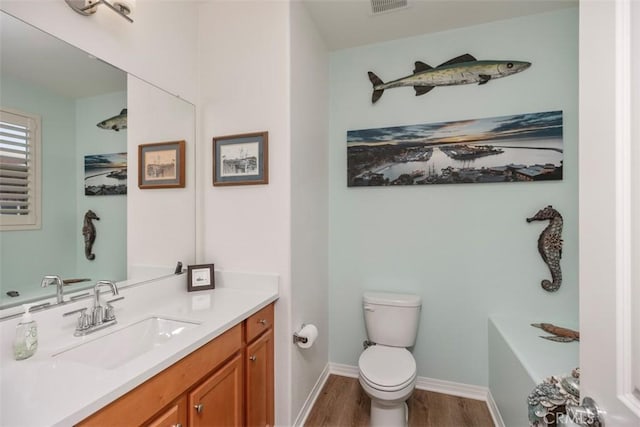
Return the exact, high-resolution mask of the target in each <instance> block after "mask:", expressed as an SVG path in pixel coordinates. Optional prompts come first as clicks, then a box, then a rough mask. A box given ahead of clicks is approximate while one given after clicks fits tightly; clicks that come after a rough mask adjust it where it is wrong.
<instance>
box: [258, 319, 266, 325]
mask: <svg viewBox="0 0 640 427" xmlns="http://www.w3.org/2000/svg"><path fill="white" fill-rule="evenodd" d="M258 323H260V324H261V325H266V324H267V320H266V319H260V320H258Z"/></svg>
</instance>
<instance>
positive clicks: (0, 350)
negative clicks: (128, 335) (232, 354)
mask: <svg viewBox="0 0 640 427" xmlns="http://www.w3.org/2000/svg"><path fill="white" fill-rule="evenodd" d="M120 295H122V296H124V297H125V299H124V300H123V301H118V302H115V303H114V304H113V305H114V306H115V307H116V318H117V320H118V324H117V325H115V326H112V327H108V328H106V329H104V330H102V331H98V332H95V333H93V334H90V335H88V336H85V337H74V336H73V332H74V330H75V323H76V318H77V316H76V315H73V316H68V317H64V318H63V317H62V314H63V313H65V312H68V311H71V310H74V309H77V308H82V307H90V306H91V304H92V302H91V300H83V301H78V302H75V303H73V304H65V305H63V306H60V307H55V308H52V309H49V310H46V311H43V312H38V313H34V314H33V318H34V320H36V321H37V322H38V350H37V352H36V354H35V355H34V356H32V357H31V358H29V359H26V360H21V361H16V360H14V358H13V347H12V343H13V338H14V334H15V326H16V325H17V324H18V321H19V319H10V320H6V321H3V322H0V345H1V347H0V363H1V364H2V365H1V367H0V425H1V426H3V427H27V426H71V425H73V424H75V423H77V422H79V421H81V420H83V419H84V418H86V417H87V416H89V415H91V414H92V413H94V412H96V411H97V410H99V409H100V408H102V407H104V406H105V405H107V404H109V403H110V402H112V401H114V400H115V399H117V398H118V397H120V396H122V395H124V394H125V393H127V392H128V391H130V390H132V389H133V388H135V387H136V386H138V385H140V384H142V383H143V382H144V381H146V380H147V379H149V378H151V377H152V376H154V375H156V374H157V373H159V372H161V371H162V370H164V369H166V368H167V367H169V366H170V365H172V364H173V363H175V362H176V361H178V360H180V359H181V358H183V357H184V356H186V355H187V354H189V353H191V352H193V351H194V350H196V349H197V348H199V347H200V346H202V345H204V344H206V343H207V342H209V341H211V340H212V339H213V338H215V337H217V336H218V335H220V334H222V333H223V332H225V331H226V330H228V329H229V328H231V327H232V326H234V325H236V324H238V323H239V322H241V321H242V320H244V319H246V318H247V317H249V316H250V315H252V314H253V313H255V312H257V311H258V310H260V309H261V308H263V307H265V306H267V305H268V304H270V303H271V302H273V301H275V300H276V299H277V298H278V277H277V276H276V275H257V274H245V273H229V272H224V273H220V272H216V289H213V290H208V291H198V292H192V293H188V292H186V275H184V274H183V275H181V276H175V277H171V278H167V279H163V280H160V281H158V282H152V283H147V284H145V285H142V286H137V287H132V288H128V289H124V290H122V291H121V292H120ZM111 298H113V297H111V296H110V295H109V296H107V295H106V293H105V292H104V291H103V297H102V299H103V300H108V299H111ZM151 316H162V317H167V318H172V319H176V320H185V321H191V322H197V323H200V324H199V326H197V327H195V328H192V329H190V330H187V331H184V332H183V333H182V334H180V335H179V336H176V337H173V338H172V339H171V340H169V341H167V342H166V343H163V344H162V345H160V346H158V347H156V348H154V349H153V350H151V351H148V352H146V353H144V354H142V355H140V356H139V357H137V358H135V359H133V360H131V361H129V362H127V363H125V364H124V365H122V366H119V367H118V368H116V369H101V368H96V367H94V366H90V364H83V363H77V362H71V361H65V360H61V359H59V358H55V357H53V356H52V355H54V354H57V353H59V352H60V351H63V350H65V349H68V348H71V347H75V346H77V345H78V344H80V343H83V342H86V341H92V340H95V339H96V338H99V337H101V336H104V335H107V334H110V333H112V332H114V331H115V330H118V329H121V328H124V327H126V326H129V325H131V324H133V323H135V322H137V321H140V320H143V319H146V318H149V317H151ZM104 351H105V352H109V351H113V352H115V353H117V352H118V348H112V349H110V348H105V349H104Z"/></svg>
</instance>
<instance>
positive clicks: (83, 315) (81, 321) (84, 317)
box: [63, 307, 91, 332]
mask: <svg viewBox="0 0 640 427" xmlns="http://www.w3.org/2000/svg"><path fill="white" fill-rule="evenodd" d="M76 313H80V317H78V323H77V324H76V332H78V331H85V330H87V329H89V328H90V327H91V316H89V313H87V308H86V307H84V308H79V309H77V310H73V311H69V312H67V313H64V314H63V316H64V317H66V316H71V315H72V314H76Z"/></svg>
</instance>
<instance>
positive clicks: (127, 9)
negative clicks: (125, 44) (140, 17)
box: [65, 0, 135, 22]
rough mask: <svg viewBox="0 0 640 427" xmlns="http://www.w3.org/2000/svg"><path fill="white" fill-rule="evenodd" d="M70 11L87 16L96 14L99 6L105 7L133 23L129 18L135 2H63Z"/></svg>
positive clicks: (129, 0)
mask: <svg viewBox="0 0 640 427" xmlns="http://www.w3.org/2000/svg"><path fill="white" fill-rule="evenodd" d="M65 1H66V2H67V4H68V5H69V7H71V9H73V10H75V11H76V12H78V13H79V14H80V15H84V16H89V15H93V14H94V13H96V12H97V10H98V6H100V5H101V4H104V5H106V6H107V7H108V8H109V9H111V10H113V11H114V12H116V13H117V14H118V15H120V16H122V17H123V18H124V19H126V20H127V21H129V22H133V19H131V18H130V17H129V15H131V13H132V12H133V8H134V6H135V0H113V1H109V0H65Z"/></svg>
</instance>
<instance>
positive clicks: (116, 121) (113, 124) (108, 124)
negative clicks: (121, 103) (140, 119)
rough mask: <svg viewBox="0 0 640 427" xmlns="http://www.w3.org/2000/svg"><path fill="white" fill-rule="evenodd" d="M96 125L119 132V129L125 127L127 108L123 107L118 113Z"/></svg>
mask: <svg viewBox="0 0 640 427" xmlns="http://www.w3.org/2000/svg"><path fill="white" fill-rule="evenodd" d="M96 126H98V127H99V128H100V129H108V130H115V131H116V132H120V129H126V128H127V109H126V108H123V109H122V111H120V114H117V115H115V116H113V117H109V118H108V119H106V120H103V121H101V122H100V123H98V124H97V125H96Z"/></svg>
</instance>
